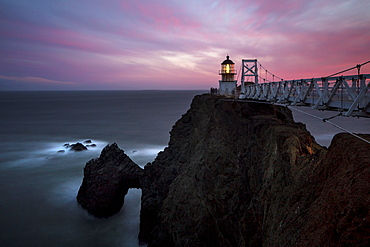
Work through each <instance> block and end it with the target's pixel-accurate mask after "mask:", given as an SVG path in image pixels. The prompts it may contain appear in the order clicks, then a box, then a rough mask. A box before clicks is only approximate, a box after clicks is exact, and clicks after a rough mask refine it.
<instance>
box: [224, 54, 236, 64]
mask: <svg viewBox="0 0 370 247" xmlns="http://www.w3.org/2000/svg"><path fill="white" fill-rule="evenodd" d="M223 64H235V63H234V62H233V61H231V60H230V59H229V56H226V60H224V61H223V62H222V63H221V65H223Z"/></svg>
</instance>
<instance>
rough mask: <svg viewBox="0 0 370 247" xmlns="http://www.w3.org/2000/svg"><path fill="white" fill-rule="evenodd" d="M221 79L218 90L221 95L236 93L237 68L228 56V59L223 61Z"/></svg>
mask: <svg viewBox="0 0 370 247" xmlns="http://www.w3.org/2000/svg"><path fill="white" fill-rule="evenodd" d="M219 74H220V75H221V81H219V89H218V92H219V94H220V95H225V96H233V95H235V93H236V80H235V78H234V77H235V75H236V70H235V63H234V62H233V61H231V60H230V59H229V56H226V60H225V61H223V62H222V63H221V70H220V73H219Z"/></svg>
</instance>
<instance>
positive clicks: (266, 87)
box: [240, 74, 370, 117]
mask: <svg viewBox="0 0 370 247" xmlns="http://www.w3.org/2000/svg"><path fill="white" fill-rule="evenodd" d="M243 89H244V90H242V91H244V92H242V93H241V95H240V98H247V99H254V100H263V101H270V102H275V103H283V104H288V105H297V106H311V107H312V108H314V109H318V110H337V111H340V112H343V115H345V116H363V117H370V90H369V89H370V74H362V75H350V76H339V77H327V78H325V77H324V78H310V79H300V80H288V81H276V82H268V83H259V84H252V85H247V86H245V87H244V88H243Z"/></svg>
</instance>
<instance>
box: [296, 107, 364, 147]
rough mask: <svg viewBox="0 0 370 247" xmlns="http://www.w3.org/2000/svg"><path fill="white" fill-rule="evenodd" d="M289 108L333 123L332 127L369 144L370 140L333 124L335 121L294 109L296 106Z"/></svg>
mask: <svg viewBox="0 0 370 247" xmlns="http://www.w3.org/2000/svg"><path fill="white" fill-rule="evenodd" d="M289 109H293V110H295V111H299V112H301V113H303V114H306V115H308V116H311V117H314V118H317V119H320V120H322V121H323V122H325V123H328V124H331V125H333V126H334V127H336V128H338V129H340V130H343V131H344V132H347V133H348V134H350V135H352V136H354V137H356V138H358V139H360V140H362V141H364V142H366V143H368V144H370V141H368V140H366V139H364V138H362V137H361V136H358V135H356V134H354V133H353V132H351V131H349V130H346V129H345V128H343V127H340V126H339V125H337V124H335V123H332V122H330V121H328V120H327V118H321V117H318V116H315V115H312V114H310V113H308V112H304V111H301V110H298V109H296V108H294V107H289Z"/></svg>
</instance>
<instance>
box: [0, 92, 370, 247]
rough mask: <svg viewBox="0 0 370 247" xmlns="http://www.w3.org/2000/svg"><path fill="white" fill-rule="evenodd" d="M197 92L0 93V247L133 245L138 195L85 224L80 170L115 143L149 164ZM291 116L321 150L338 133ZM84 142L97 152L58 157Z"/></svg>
mask: <svg viewBox="0 0 370 247" xmlns="http://www.w3.org/2000/svg"><path fill="white" fill-rule="evenodd" d="M203 92H204V91H51V92H47V91H45V92H0V140H1V141H0V198H1V204H0V222H1V223H0V246H63V247H64V246H92V247H94V246H113V247H114V246H130V247H131V246H133V247H135V246H139V243H138V240H137V235H138V231H139V212H140V195H141V192H140V190H136V189H132V190H130V191H129V193H128V195H127V196H126V199H125V204H124V206H123V208H122V210H121V212H120V213H119V214H117V215H115V216H113V217H110V218H108V219H96V218H94V217H91V216H89V215H88V214H87V213H86V212H85V211H84V210H83V209H81V208H80V207H79V205H78V204H77V202H76V199H75V197H76V195H77V191H78V189H79V186H80V184H81V181H82V178H83V167H84V165H85V163H86V162H87V161H88V160H90V159H91V158H94V157H97V156H99V154H100V151H101V149H102V148H103V147H104V146H105V145H106V144H108V143H113V142H116V143H117V144H118V145H119V147H120V148H122V149H123V150H125V152H126V154H128V155H129V156H130V157H131V158H132V159H133V160H134V161H135V162H136V163H138V164H139V165H140V166H144V165H145V164H146V163H147V162H151V161H152V160H153V159H154V158H155V156H156V154H157V153H158V152H159V151H161V150H163V148H164V147H165V146H166V145H167V143H168V140H169V131H170V130H171V127H172V126H173V125H174V123H175V122H176V120H178V119H179V118H180V117H181V115H182V114H184V113H185V112H186V111H187V109H188V108H189V106H190V103H191V100H192V98H193V96H195V95H196V94H201V93H203ZM299 109H301V110H306V111H307V112H310V113H312V114H317V115H319V116H323V117H328V116H333V115H335V114H336V113H333V112H318V111H314V110H311V109H309V108H299ZM293 113H294V117H295V119H296V121H300V122H304V123H306V125H307V128H308V129H309V131H311V133H312V134H313V135H314V136H315V138H316V140H317V141H318V142H319V143H320V144H321V145H326V146H329V144H330V140H331V138H332V136H334V134H335V133H338V132H341V130H339V129H337V128H334V127H332V126H331V125H329V124H327V123H323V122H322V121H319V120H317V119H314V118H311V117H309V116H307V115H304V114H302V113H299V112H293ZM332 121H333V122H336V123H337V124H339V125H341V126H342V127H345V128H347V129H348V130H350V131H354V132H356V133H369V131H370V119H356V118H344V117H340V118H335V119H333V120H332ZM88 139H91V140H92V142H93V143H95V144H96V145H97V147H95V148H90V149H89V150H88V151H84V152H69V151H65V152H64V153H58V151H59V150H64V147H63V144H65V143H75V142H78V141H79V142H82V141H84V140H88ZM344 148H345V147H344Z"/></svg>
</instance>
